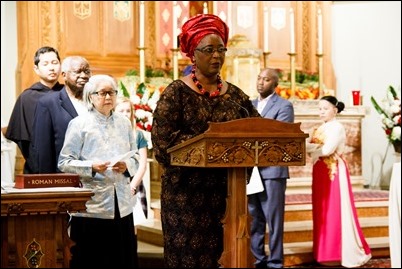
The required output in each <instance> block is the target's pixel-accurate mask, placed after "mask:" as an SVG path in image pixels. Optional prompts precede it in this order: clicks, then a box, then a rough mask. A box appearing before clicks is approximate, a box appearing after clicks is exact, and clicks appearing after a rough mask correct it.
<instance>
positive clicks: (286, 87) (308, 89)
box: [275, 69, 320, 100]
mask: <svg viewBox="0 0 402 269" xmlns="http://www.w3.org/2000/svg"><path fill="white" fill-rule="evenodd" d="M277 70H278V75H279V84H278V86H277V87H276V89H275V91H276V93H277V94H278V95H280V96H281V97H283V98H285V99H289V98H292V97H296V98H298V99H302V100H306V99H318V97H319V94H320V89H319V83H318V75H317V74H315V73H309V72H303V71H299V70H296V74H295V76H296V87H295V92H294V96H293V93H292V90H291V83H290V73H288V74H287V75H284V71H283V70H280V69H277Z"/></svg>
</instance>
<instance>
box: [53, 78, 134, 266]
mask: <svg viewBox="0 0 402 269" xmlns="http://www.w3.org/2000/svg"><path fill="white" fill-rule="evenodd" d="M116 97H117V85H116V82H115V80H114V79H113V78H112V77H110V76H107V75H94V76H92V77H91V78H90V79H89V81H88V82H87V83H86V84H85V87H84V93H83V101H84V103H85V105H86V106H87V108H88V113H86V114H83V115H79V116H78V117H76V118H74V119H73V120H71V121H70V123H69V125H68V128H67V132H66V137H65V140H64V145H63V148H62V150H61V153H60V156H59V162H58V167H59V169H60V170H61V171H62V172H66V173H76V174H79V175H80V179H81V182H82V184H83V187H84V188H88V189H91V190H92V191H93V192H94V196H92V198H91V200H90V201H88V202H87V203H86V212H79V213H73V214H71V215H72V216H73V217H72V220H71V234H70V237H71V239H72V240H73V241H74V242H75V245H74V246H73V247H72V248H71V254H72V259H71V262H70V267H71V268H90V267H91V268H92V267H94V266H95V267H105V266H106V267H110V268H112V267H116V266H117V267H121V268H137V267H138V258H137V239H136V235H135V232H134V222H133V206H132V202H133V194H132V191H133V190H132V189H131V187H130V177H131V176H133V175H135V173H136V171H137V169H138V161H137V160H136V159H135V157H134V154H128V155H127V156H126V157H122V156H123V155H125V154H126V153H128V152H133V153H134V152H137V146H136V141H135V138H134V135H133V131H132V127H131V123H130V120H129V119H127V118H126V117H125V116H124V115H121V114H119V113H114V112H113V109H114V107H115V105H116ZM118 156H121V157H120V158H116V157H118Z"/></svg>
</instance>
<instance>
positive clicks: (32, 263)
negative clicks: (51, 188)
mask: <svg viewBox="0 0 402 269" xmlns="http://www.w3.org/2000/svg"><path fill="white" fill-rule="evenodd" d="M71 189H74V188H71ZM41 190H43V189H41ZM92 195H93V192H92V191H89V190H81V189H80V190H77V191H64V192H46V191H41V192H25V193H24V192H20V193H3V191H2V193H1V267H2V268H39V267H40V268H68V267H69V260H70V246H71V245H72V244H73V242H72V241H71V240H70V238H69V237H68V235H67V223H68V222H67V221H68V215H67V211H68V212H77V211H85V210H86V207H85V203H86V202H87V201H88V200H89V199H90V197H91V196H92Z"/></svg>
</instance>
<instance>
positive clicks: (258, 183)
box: [246, 166, 264, 195]
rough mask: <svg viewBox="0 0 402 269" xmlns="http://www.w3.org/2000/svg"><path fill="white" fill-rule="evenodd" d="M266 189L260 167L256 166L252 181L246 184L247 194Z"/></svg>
mask: <svg viewBox="0 0 402 269" xmlns="http://www.w3.org/2000/svg"><path fill="white" fill-rule="evenodd" d="M263 190H264V186H263V185H262V179H261V176H260V172H259V171H258V167H257V166H254V168H253V172H252V173H251V178H250V182H249V183H248V184H247V186H246V193H247V195H250V194H254V193H259V192H262V191H263Z"/></svg>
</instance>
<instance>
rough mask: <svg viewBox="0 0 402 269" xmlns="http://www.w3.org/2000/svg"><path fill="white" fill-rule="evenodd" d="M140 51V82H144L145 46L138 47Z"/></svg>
mask: <svg viewBox="0 0 402 269" xmlns="http://www.w3.org/2000/svg"><path fill="white" fill-rule="evenodd" d="M138 50H139V53H140V83H144V82H145V47H138Z"/></svg>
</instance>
